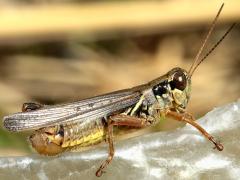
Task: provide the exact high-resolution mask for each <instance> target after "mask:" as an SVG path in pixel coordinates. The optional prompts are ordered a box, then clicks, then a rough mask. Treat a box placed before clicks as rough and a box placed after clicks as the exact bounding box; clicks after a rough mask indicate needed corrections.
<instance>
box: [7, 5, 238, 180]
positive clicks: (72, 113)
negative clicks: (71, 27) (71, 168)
mask: <svg viewBox="0 0 240 180" xmlns="http://www.w3.org/2000/svg"><path fill="white" fill-rule="evenodd" d="M222 8H223V4H222V6H221V8H220V9H219V11H218V13H217V15H216V17H215V19H214V21H213V23H212V25H211V27H210V30H209V31H208V34H207V36H206V38H205V40H204V42H203V44H202V46H201V48H200V50H199V52H198V54H197V56H196V58H195V60H194V62H193V64H192V66H191V67H190V69H189V70H188V71H186V70H184V69H181V68H174V69H172V70H170V71H169V72H168V73H167V74H165V75H163V76H161V77H159V78H157V79H155V80H153V81H151V82H149V83H146V84H144V85H140V86H137V87H133V88H130V89H125V90H120V91H116V92H112V93H109V94H104V95H100V96H96V97H93V98H88V99H84V100H80V101H77V102H73V103H68V104H61V105H54V106H43V105H40V104H37V103H25V104H23V108H22V112H19V113H15V114H12V115H9V116H5V117H4V126H5V128H6V129H8V130H9V131H25V130H35V131H34V133H33V134H32V135H31V136H30V142H31V144H32V146H33V147H34V148H35V149H36V151H37V152H38V153H40V154H44V155H56V154H59V153H61V152H63V151H66V150H68V149H71V148H72V147H76V146H78V147H86V146H91V145H93V144H97V143H100V142H102V141H104V140H106V141H107V142H108V145H109V153H108V157H107V159H106V160H105V161H104V162H103V163H102V164H101V166H100V167H99V169H98V170H97V172H96V176H101V175H102V173H103V172H104V171H103V169H104V168H105V167H106V166H107V165H108V164H109V163H110V162H111V161H112V159H113V156H114V146H113V126H129V127H133V128H144V127H146V126H150V125H154V124H156V123H157V122H159V120H160V118H159V117H161V116H163V117H165V116H166V117H172V118H173V119H175V120H177V121H183V122H186V123H189V124H191V125H192V126H194V127H195V128H196V129H198V130H199V131H200V132H201V133H202V134H203V135H204V136H205V137H206V138H207V139H208V140H209V141H210V142H212V143H213V144H214V146H215V148H216V149H217V150H219V151H222V150H223V145H222V144H221V143H220V142H218V141H216V140H215V138H214V137H213V136H212V135H210V134H209V133H208V132H207V131H206V130H204V128H202V127H201V126H200V125H199V124H197V122H195V119H194V117H193V116H192V115H190V114H189V113H188V112H186V111H185V109H186V106H187V104H188V101H189V99H190V93H191V77H192V75H193V73H194V71H195V70H196V68H197V67H198V66H199V64H200V63H201V62H203V61H204V60H205V59H206V57H207V56H208V55H209V54H210V53H211V52H212V51H213V50H214V49H215V48H216V47H217V46H218V45H219V44H220V42H221V41H222V40H223V39H224V38H225V37H226V36H227V34H228V33H229V32H230V31H231V29H232V28H233V27H234V25H235V23H234V24H233V25H232V26H231V27H230V28H229V29H228V30H227V31H226V33H225V34H224V35H223V36H222V38H221V39H220V40H219V41H218V42H217V43H216V44H215V45H214V46H213V47H212V49H210V50H209V51H208V53H207V54H206V55H205V56H203V58H201V59H200V58H199V57H200V55H201V53H202V51H203V49H204V47H205V45H206V43H207V41H208V39H209V37H210V35H211V33H212V31H213V29H214V27H215V25H216V21H217V19H218V17H219V15H220V12H221V10H222Z"/></svg>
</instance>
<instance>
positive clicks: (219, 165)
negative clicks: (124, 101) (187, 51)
mask: <svg viewBox="0 0 240 180" xmlns="http://www.w3.org/2000/svg"><path fill="white" fill-rule="evenodd" d="M198 122H199V123H200V124H201V125H202V126H203V127H204V128H205V129H206V130H207V131H208V132H210V133H211V134H212V135H214V136H215V137H218V138H219V139H220V140H221V142H222V144H223V145H224V150H223V151H221V152H219V151H217V150H216V149H213V145H212V144H211V143H210V142H209V141H208V140H206V139H205V138H204V137H203V136H202V135H201V134H200V133H199V132H198V131H197V130H195V129H194V128H193V127H191V126H189V125H187V126H185V127H184V128H181V129H177V130H175V131H171V132H159V133H153V134H148V135H144V136H141V137H137V138H132V139H128V140H124V141H120V142H117V143H115V147H116V154H115V157H114V160H113V162H112V163H111V164H110V165H109V166H108V168H107V169H106V171H107V173H105V174H103V176H102V177H101V178H97V177H95V171H96V169H97V168H98V167H99V165H100V164H101V163H102V161H103V160H105V158H106V156H107V147H106V145H104V146H101V147H100V148H97V149H95V150H90V151H86V152H81V153H66V154H63V155H61V156H59V157H43V156H40V155H32V156H29V157H6V158H0V179H16V178H18V179H124V180H125V179H134V180H135V179H138V180H141V179H144V180H145V179H239V178H240V140H239V139H240V130H239V129H240V101H238V102H236V103H232V104H229V105H226V106H223V107H219V108H216V109H214V110H213V111H211V112H209V113H208V114H207V115H206V116H204V117H203V118H201V119H199V120H198Z"/></svg>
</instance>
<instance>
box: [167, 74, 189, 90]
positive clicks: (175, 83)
mask: <svg viewBox="0 0 240 180" xmlns="http://www.w3.org/2000/svg"><path fill="white" fill-rule="evenodd" d="M170 86H171V89H172V90H173V89H175V88H177V89H179V90H181V91H183V90H184V89H185V88H186V86H187V78H186V75H185V74H184V73H183V72H176V73H175V74H174V75H173V80H172V81H170Z"/></svg>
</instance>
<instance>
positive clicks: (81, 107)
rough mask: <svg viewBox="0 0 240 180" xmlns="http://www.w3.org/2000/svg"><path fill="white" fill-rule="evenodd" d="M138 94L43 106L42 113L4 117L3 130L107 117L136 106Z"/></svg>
mask: <svg viewBox="0 0 240 180" xmlns="http://www.w3.org/2000/svg"><path fill="white" fill-rule="evenodd" d="M140 96H141V94H140V92H138V91H131V90H125V91H118V92H115V93H111V94H106V95H102V96H96V97H93V98H89V99H85V100H82V101H78V102H73V103H68V104H62V105H56V106H46V107H44V108H42V109H39V110H35V111H30V112H19V113H15V114H12V115H9V116H5V117H4V119H3V121H4V127H5V128H6V129H8V130H9V131H24V130H32V129H38V128H42V127H46V126H52V125H57V124H66V123H75V122H78V123H79V122H82V123H84V122H86V121H91V120H95V119H98V118H103V117H107V116H108V115H111V114H112V113H114V112H116V111H119V110H121V109H124V108H127V107H129V106H132V105H133V104H135V103H137V101H138V100H139V98H140Z"/></svg>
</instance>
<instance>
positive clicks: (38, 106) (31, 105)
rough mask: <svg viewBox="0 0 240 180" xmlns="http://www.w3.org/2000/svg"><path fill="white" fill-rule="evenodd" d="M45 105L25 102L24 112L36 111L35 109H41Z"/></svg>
mask: <svg viewBox="0 0 240 180" xmlns="http://www.w3.org/2000/svg"><path fill="white" fill-rule="evenodd" d="M42 107H43V105H42V104H39V103H32V102H30V103H24V104H23V105H22V112H29V111H35V110H38V109H41V108H42Z"/></svg>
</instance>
